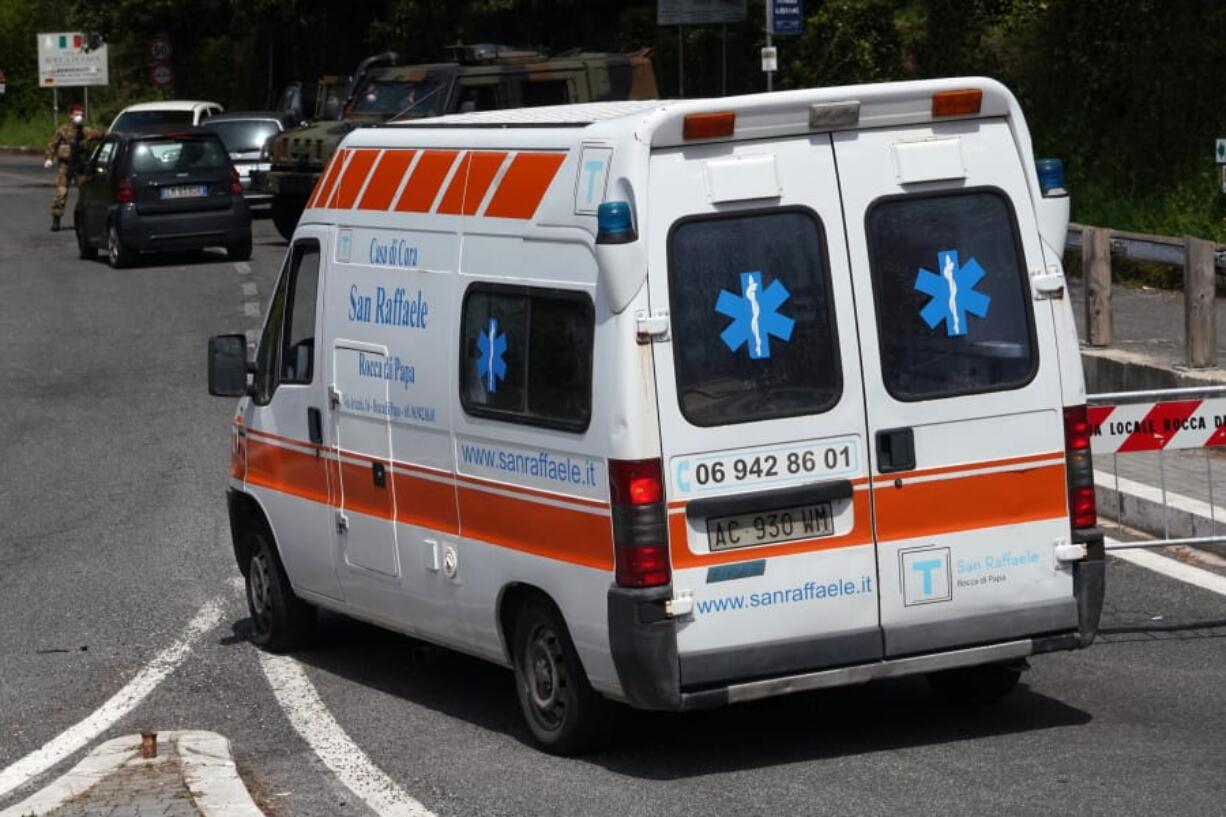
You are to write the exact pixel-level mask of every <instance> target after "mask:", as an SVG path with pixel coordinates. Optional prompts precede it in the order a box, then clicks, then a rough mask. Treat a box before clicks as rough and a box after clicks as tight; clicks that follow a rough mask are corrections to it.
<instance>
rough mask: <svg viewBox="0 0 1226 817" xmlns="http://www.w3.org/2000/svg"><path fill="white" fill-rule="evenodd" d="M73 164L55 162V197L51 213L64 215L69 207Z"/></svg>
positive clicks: (57, 215)
mask: <svg viewBox="0 0 1226 817" xmlns="http://www.w3.org/2000/svg"><path fill="white" fill-rule="evenodd" d="M72 182H73V175H72V164H71V163H70V162H56V164H55V199H54V200H53V201H52V202H51V215H53V216H56V217H59V216H62V215H64V210H65V209H67V207H68V188H69V187H71V186H72Z"/></svg>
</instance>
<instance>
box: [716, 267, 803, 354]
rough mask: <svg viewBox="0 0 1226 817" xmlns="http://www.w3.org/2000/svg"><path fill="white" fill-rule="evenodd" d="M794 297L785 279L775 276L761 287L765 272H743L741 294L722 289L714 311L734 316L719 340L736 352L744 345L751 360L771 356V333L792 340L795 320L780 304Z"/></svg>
mask: <svg viewBox="0 0 1226 817" xmlns="http://www.w3.org/2000/svg"><path fill="white" fill-rule="evenodd" d="M790 297H792V293H790V292H788V289H787V287H785V286H784V285H783V282H782V281H780V280H779V279H778V278H776V279H775V280H774V281H771V285H770V286H768V287H766V288H765V289H763V288H762V273H760V272H742V273H741V294H740V295H735V294H733V293H731V292H729V291H728V290H726V289H721V290H720V291H719V299H718V300H716V302H715V311H716V312H718V313H720V314H721V315H727V316H728V317H729V318H732V323H730V324H728V326H727V327H726V328H725V329H724V331H723V332H721V333H720V336H719V338H720V340H722V341H723V342H724V344H725V345H726V346H727V347H728V348H729V349H730V350H732V351H733V352H735V351H736V350H737V349H740V348H741V344H745V346H746V347H747V349H748V351H749V358H750V360H762V359H764V358H768V357H770V356H771V335H774V336H775V337H777V338H779V340H781V341H783V342H784V343H787V342H788V341H789V340H791V339H792V328H793V327H794V326H795V325H796V321H794V320H792V319H791V318H789V317H788V316H786V315H781V314H779V311H778V310H779V307H780V306H782V305H783V302H784V301H786V300H787V299H788V298H790Z"/></svg>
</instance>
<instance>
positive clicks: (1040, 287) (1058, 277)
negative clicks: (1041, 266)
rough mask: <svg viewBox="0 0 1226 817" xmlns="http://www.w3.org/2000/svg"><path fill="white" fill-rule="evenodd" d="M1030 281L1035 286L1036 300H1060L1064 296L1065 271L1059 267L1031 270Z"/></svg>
mask: <svg viewBox="0 0 1226 817" xmlns="http://www.w3.org/2000/svg"><path fill="white" fill-rule="evenodd" d="M1030 283H1031V285H1032V286H1033V287H1034V297H1035V300H1039V301H1041V300H1046V299H1048V298H1051V299H1052V300H1056V301H1058V300H1060V299H1062V298H1063V297H1064V273H1062V272H1060V268H1059V267H1048V268H1047V269H1046V270H1037V269H1036V270H1031V271H1030Z"/></svg>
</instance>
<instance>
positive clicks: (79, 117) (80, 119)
mask: <svg viewBox="0 0 1226 817" xmlns="http://www.w3.org/2000/svg"><path fill="white" fill-rule="evenodd" d="M84 121H85V117H84V116H82V115H81V114H79V113H74V114H73V115H72V124H74V125H80V124H81V123H82V122H84Z"/></svg>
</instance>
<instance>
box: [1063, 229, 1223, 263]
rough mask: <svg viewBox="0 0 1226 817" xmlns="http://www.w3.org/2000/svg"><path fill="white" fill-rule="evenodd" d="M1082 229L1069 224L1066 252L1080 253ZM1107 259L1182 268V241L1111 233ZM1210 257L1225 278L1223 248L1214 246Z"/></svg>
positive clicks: (1125, 233)
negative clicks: (1120, 257)
mask: <svg viewBox="0 0 1226 817" xmlns="http://www.w3.org/2000/svg"><path fill="white" fill-rule="evenodd" d="M1085 229H1086V228H1085V227H1084V226H1083V225H1081V224H1070V225H1069V227H1068V238H1067V239H1066V241H1065V246H1066V247H1067V248H1068V249H1070V250H1078V251H1080V250H1081V246H1082V237H1083V231H1084V230H1085ZM1111 255H1112V256H1122V257H1124V258H1131V259H1132V260H1134V261H1147V262H1149V263H1152V264H1165V265H1167V266H1171V267H1182V266H1183V265H1184V263H1186V261H1187V254H1186V252H1185V247H1184V239H1182V238H1173V237H1171V236H1167V235H1149V234H1147V233H1130V232H1126V231H1124V230H1111ZM1213 256H1214V262H1215V266H1216V268H1217V271H1218V274H1220V275H1226V244H1217V245H1216V246H1215V249H1214V252H1213Z"/></svg>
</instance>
